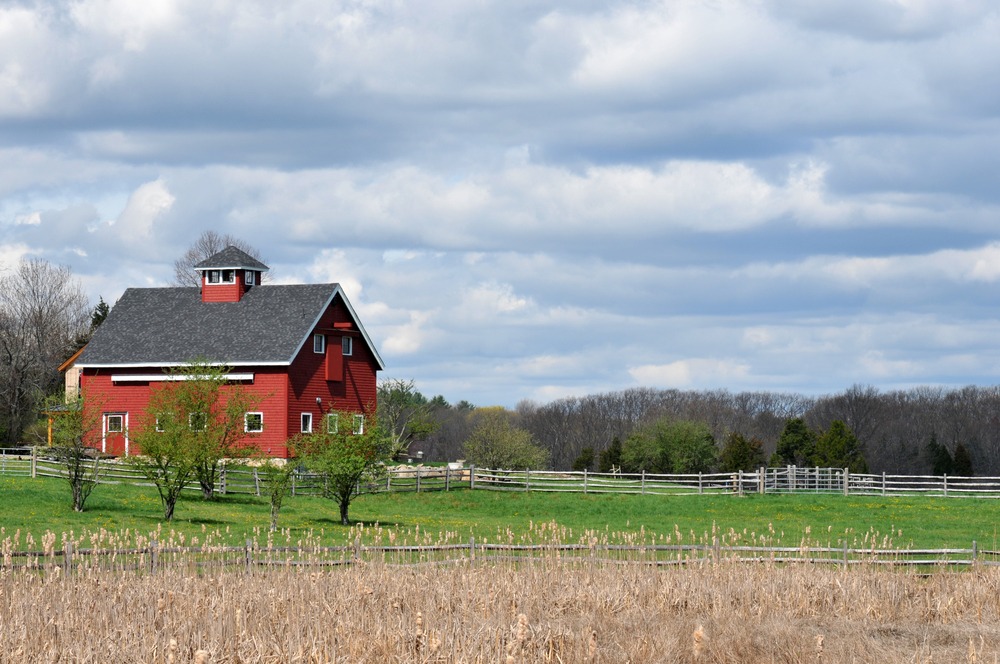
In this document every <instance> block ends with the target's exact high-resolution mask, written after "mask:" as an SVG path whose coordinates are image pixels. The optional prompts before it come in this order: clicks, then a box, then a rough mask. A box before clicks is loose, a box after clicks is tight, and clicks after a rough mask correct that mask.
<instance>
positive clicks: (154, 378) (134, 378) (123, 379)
mask: <svg viewBox="0 0 1000 664" xmlns="http://www.w3.org/2000/svg"><path fill="white" fill-rule="evenodd" d="M222 377H223V378H225V379H226V380H251V381H252V380H253V374H252V373H227V374H224V375H223V376H222ZM206 378H211V376H195V375H192V374H179V375H171V374H162V373H161V374H111V380H112V381H114V382H116V383H156V382H164V381H166V382H176V381H181V380H199V379H206Z"/></svg>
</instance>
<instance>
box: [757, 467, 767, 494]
mask: <svg viewBox="0 0 1000 664" xmlns="http://www.w3.org/2000/svg"><path fill="white" fill-rule="evenodd" d="M758 472H759V473H760V474H759V475H757V493H759V494H760V495H762V496H763V495H764V485H765V484H766V482H767V468H765V467H764V466H761V467H760V470H759V471H758Z"/></svg>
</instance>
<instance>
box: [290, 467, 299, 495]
mask: <svg viewBox="0 0 1000 664" xmlns="http://www.w3.org/2000/svg"><path fill="white" fill-rule="evenodd" d="M298 474H299V471H297V470H293V471H292V495H293V496H294V495H295V476H296V475H298Z"/></svg>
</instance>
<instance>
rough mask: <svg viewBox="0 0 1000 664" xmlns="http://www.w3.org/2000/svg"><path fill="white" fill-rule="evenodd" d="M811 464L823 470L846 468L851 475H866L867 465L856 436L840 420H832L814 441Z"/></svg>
mask: <svg viewBox="0 0 1000 664" xmlns="http://www.w3.org/2000/svg"><path fill="white" fill-rule="evenodd" d="M813 463H815V464H816V465H817V466H821V467H824V468H847V469H848V470H850V471H851V472H852V473H867V472H868V464H867V463H866V462H865V457H864V455H863V454H862V452H861V443H860V442H859V441H858V438H857V436H855V435H854V433H853V432H852V431H851V430H850V429H849V428H848V427H847V425H846V424H844V423H843V422H842V421H840V420H834V421H833V422H831V423H830V428H829V429H827V430H826V431H825V432H824V433H823V434H822V435H821V436H820V437H819V438H818V439H817V440H816V451H815V453H814V454H813Z"/></svg>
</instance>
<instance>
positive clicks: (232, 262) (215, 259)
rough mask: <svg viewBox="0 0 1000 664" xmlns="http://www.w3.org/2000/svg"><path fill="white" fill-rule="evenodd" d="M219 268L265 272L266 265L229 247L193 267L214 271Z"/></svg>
mask: <svg viewBox="0 0 1000 664" xmlns="http://www.w3.org/2000/svg"><path fill="white" fill-rule="evenodd" d="M219 268H234V269H237V270H267V269H269V268H268V267H267V266H266V265H264V264H263V263H261V262H260V261H259V260H257V259H256V258H254V257H253V256H251V255H250V254H248V253H246V252H245V251H241V250H240V249H237V248H236V247H234V246H232V245H230V246H228V247H226V248H225V249H223V250H222V251H220V252H219V253H217V254H212V255H211V256H209V257H208V258H206V259H205V260H203V261H201V262H200V263H198V264H197V265H195V266H194V269H196V270H209V269H211V270H216V269H219Z"/></svg>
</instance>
